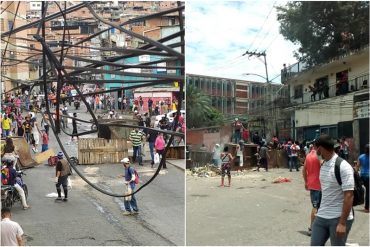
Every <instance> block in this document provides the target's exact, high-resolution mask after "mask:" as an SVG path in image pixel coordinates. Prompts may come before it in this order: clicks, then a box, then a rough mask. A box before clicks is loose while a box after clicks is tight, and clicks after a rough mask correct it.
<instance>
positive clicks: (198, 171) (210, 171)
mask: <svg viewBox="0 0 370 247" xmlns="http://www.w3.org/2000/svg"><path fill="white" fill-rule="evenodd" d="M190 172H191V173H190V175H192V176H197V177H206V178H208V177H216V176H219V175H221V169H220V168H218V167H214V166H203V167H193V168H192V169H190Z"/></svg>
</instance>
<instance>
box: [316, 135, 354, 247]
mask: <svg viewBox="0 0 370 247" xmlns="http://www.w3.org/2000/svg"><path fill="white" fill-rule="evenodd" d="M316 147H317V155H318V156H322V158H323V160H324V163H323V164H322V166H321V168H320V184H321V191H322V199H321V204H320V208H319V210H318V212H317V215H316V218H315V220H314V222H313V225H312V235H311V245H312V246H324V245H325V243H326V241H327V240H328V239H329V238H330V243H331V245H340V246H345V245H346V241H347V237H348V234H349V232H350V230H351V227H352V223H353V220H354V217H353V211H352V203H353V190H354V186H355V182H354V177H353V168H352V166H351V165H350V164H349V163H348V162H347V161H345V160H343V161H342V162H341V164H340V176H341V179H342V185H339V184H338V181H337V179H336V177H335V172H334V167H335V161H336V159H337V158H338V155H337V154H336V153H335V152H334V141H333V139H332V138H331V137H330V136H329V135H322V136H320V138H319V139H317V140H316Z"/></svg>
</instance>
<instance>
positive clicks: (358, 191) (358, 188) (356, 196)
mask: <svg viewBox="0 0 370 247" xmlns="http://www.w3.org/2000/svg"><path fill="white" fill-rule="evenodd" d="M342 161H343V159H342V158H341V157H339V156H338V157H337V159H336V161H335V168H334V173H335V177H336V179H337V181H338V184H339V185H342V179H341V177H340V164H341V163H342ZM353 178H354V181H355V188H354V189H353V203H352V206H357V205H361V204H363V203H364V202H365V196H364V195H365V191H364V188H363V187H362V180H361V177H360V175H358V172H357V171H356V170H355V169H353Z"/></svg>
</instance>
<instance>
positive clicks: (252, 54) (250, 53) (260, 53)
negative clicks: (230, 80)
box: [242, 51, 270, 83]
mask: <svg viewBox="0 0 370 247" xmlns="http://www.w3.org/2000/svg"><path fill="white" fill-rule="evenodd" d="M245 55H249V57H251V56H256V57H260V56H263V58H264V63H265V71H266V82H267V83H270V81H269V75H268V72H267V61H266V52H250V51H246V52H245V53H244V54H243V55H242V56H245Z"/></svg>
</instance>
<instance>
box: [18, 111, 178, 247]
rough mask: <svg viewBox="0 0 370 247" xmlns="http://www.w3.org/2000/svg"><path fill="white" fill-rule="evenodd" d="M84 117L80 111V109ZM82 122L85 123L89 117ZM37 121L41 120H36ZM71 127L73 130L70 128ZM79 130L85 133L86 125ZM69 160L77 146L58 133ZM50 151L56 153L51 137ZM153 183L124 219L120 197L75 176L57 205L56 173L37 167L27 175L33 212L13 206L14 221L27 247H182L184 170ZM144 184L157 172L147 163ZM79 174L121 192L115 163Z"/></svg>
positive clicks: (119, 171) (172, 168) (168, 173)
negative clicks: (135, 212)
mask: <svg viewBox="0 0 370 247" xmlns="http://www.w3.org/2000/svg"><path fill="white" fill-rule="evenodd" d="M79 112H81V115H84V113H82V112H84V111H83V110H80V111H79ZM84 117H86V118H89V117H88V116H87V115H84ZM38 120H39V121H40V120H41V119H40V116H38ZM70 127H71V125H70ZM79 128H80V130H82V129H89V126H87V125H81V126H79ZM61 138H62V142H63V144H64V145H65V147H66V148H67V151H68V153H69V155H70V156H74V155H76V154H77V145H75V144H71V145H67V144H65V143H67V142H68V141H69V139H70V138H69V137H68V136H66V135H65V134H61ZM49 146H50V147H51V148H54V150H55V151H59V150H60V149H59V148H58V145H57V143H56V141H55V137H54V136H53V134H51V136H50V144H49ZM167 167H168V169H167V170H166V171H161V173H160V174H159V175H158V176H157V178H156V179H155V180H154V181H153V182H152V183H151V184H150V185H149V186H147V187H146V188H144V189H143V190H141V191H140V192H139V193H138V194H137V201H138V207H139V210H140V213H139V214H138V215H135V216H124V215H123V214H122V213H123V212H124V206H123V197H122V198H113V197H110V196H107V195H104V194H102V193H100V192H98V191H96V190H95V189H93V188H92V187H91V186H89V185H87V183H85V182H84V181H83V180H82V179H81V178H80V177H78V175H77V174H76V173H74V175H72V176H71V178H72V182H73V187H72V190H71V191H70V192H69V196H68V197H69V201H68V202H55V201H54V199H55V197H52V198H50V197H47V195H50V193H56V189H55V183H54V177H55V168H53V167H49V166H47V165H39V166H37V167H35V168H31V169H27V170H25V173H26V174H27V175H26V176H25V177H24V180H25V182H26V184H27V185H28V188H29V200H28V202H29V204H30V205H31V207H32V208H31V209H29V210H22V209H21V205H20V204H16V205H14V206H13V209H12V212H13V219H14V220H15V221H17V222H18V223H20V225H21V226H22V228H23V230H24V232H25V236H26V245H29V246H35V245H38V246H40V245H49V246H50V245H184V243H185V238H184V232H185V198H184V194H185V185H184V180H185V176H184V170H182V169H179V168H178V167H176V166H171V165H168V166H167ZM136 168H137V171H138V173H139V176H140V180H141V181H142V183H141V184H143V183H144V182H145V181H148V180H149V179H150V177H151V176H152V175H153V174H154V172H155V170H154V169H152V168H150V165H149V164H148V163H146V164H145V165H144V167H136ZM78 169H79V170H80V171H81V172H82V173H83V174H84V175H85V176H86V177H87V178H88V179H89V180H90V181H92V182H93V183H95V184H96V185H98V186H99V187H100V188H102V189H104V190H106V191H111V192H114V193H117V194H122V193H123V188H124V184H123V179H122V178H117V175H119V174H123V167H122V165H119V164H108V165H93V166H82V165H80V166H78Z"/></svg>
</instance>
